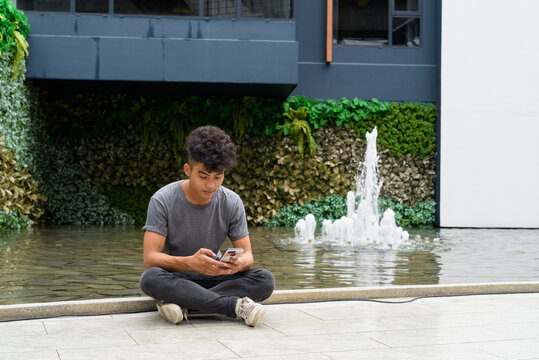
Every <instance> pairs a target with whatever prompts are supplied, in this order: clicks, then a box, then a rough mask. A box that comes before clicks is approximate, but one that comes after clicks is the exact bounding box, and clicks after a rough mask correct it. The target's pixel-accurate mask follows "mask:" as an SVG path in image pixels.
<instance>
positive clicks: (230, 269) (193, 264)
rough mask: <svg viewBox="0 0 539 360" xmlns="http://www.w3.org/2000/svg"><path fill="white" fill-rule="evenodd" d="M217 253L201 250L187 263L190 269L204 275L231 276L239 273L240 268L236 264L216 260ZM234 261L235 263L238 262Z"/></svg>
mask: <svg viewBox="0 0 539 360" xmlns="http://www.w3.org/2000/svg"><path fill="white" fill-rule="evenodd" d="M215 257H216V255H215V253H214V252H213V251H211V250H210V249H204V248H202V249H199V250H198V251H197V252H196V253H195V254H194V255H192V256H189V257H188V259H187V263H188V264H189V269H190V270H193V271H196V272H198V273H201V274H204V275H212V276H215V275H229V274H234V273H236V272H238V271H239V269H240V267H239V266H238V265H237V264H235V263H225V262H222V261H218V260H215ZM239 260H240V259H238V260H234V262H238V261H239Z"/></svg>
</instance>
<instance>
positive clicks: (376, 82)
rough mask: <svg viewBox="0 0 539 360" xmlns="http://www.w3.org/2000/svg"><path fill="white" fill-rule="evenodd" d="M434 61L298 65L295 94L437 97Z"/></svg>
mask: <svg viewBox="0 0 539 360" xmlns="http://www.w3.org/2000/svg"><path fill="white" fill-rule="evenodd" d="M435 77H436V66H434V65H401V66H395V65H394V64H388V65H382V64H378V65H377V64H332V65H329V66H328V65H326V64H319V63H301V64H300V65H299V82H298V86H297V87H296V88H295V89H294V91H293V92H292V95H304V96H307V97H311V98H320V99H338V98H341V97H347V98H355V97H357V98H360V99H367V100H368V99H371V98H373V97H374V98H377V99H379V100H391V101H427V102H431V101H435V100H436V83H435V82H433V81H431V80H430V79H432V78H435Z"/></svg>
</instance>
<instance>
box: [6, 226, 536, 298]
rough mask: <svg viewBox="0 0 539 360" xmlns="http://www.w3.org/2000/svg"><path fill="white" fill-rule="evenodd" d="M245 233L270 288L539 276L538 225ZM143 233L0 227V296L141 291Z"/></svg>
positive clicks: (113, 229)
mask: <svg viewBox="0 0 539 360" xmlns="http://www.w3.org/2000/svg"><path fill="white" fill-rule="evenodd" d="M250 231H251V238H252V244H253V252H254V255H255V260H256V263H255V266H257V267H265V268H267V269H269V270H271V271H272V272H273V273H274V274H275V277H276V286H277V289H309V288H328V287H346V286H384V285H415V284H454V283H479V282H506V281H539V230H496V229H487V230H485V229H430V230H421V231H413V230H412V231H410V232H411V234H412V238H413V237H414V235H416V234H419V235H421V237H422V240H421V241H419V242H417V244H415V246H410V247H409V248H407V249H401V250H377V249H374V248H372V247H361V248H350V247H348V246H344V245H332V244H323V243H322V244H298V243H296V242H295V241H294V239H293V230H291V229H283V228H261V227H256V228H251V229H250ZM142 237H143V233H142V231H141V230H140V228H138V227H76V226H62V227H34V228H32V229H27V230H23V231H21V232H7V231H3V232H0V275H1V279H2V280H1V281H0V304H14V303H30V302H47V301H61V300H80V299H96V298H107V297H123V296H140V295H143V294H142V292H141V291H140V289H139V286H138V279H139V276H140V274H141V273H142V271H144V267H143V265H142ZM228 244H229V243H228ZM228 244H226V245H228ZM226 245H225V246H226Z"/></svg>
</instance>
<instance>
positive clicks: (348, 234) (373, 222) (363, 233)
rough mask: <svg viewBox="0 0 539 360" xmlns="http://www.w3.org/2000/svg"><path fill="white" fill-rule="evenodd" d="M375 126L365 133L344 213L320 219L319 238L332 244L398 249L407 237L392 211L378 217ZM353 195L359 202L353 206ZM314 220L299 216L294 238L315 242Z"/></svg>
mask: <svg viewBox="0 0 539 360" xmlns="http://www.w3.org/2000/svg"><path fill="white" fill-rule="evenodd" d="M377 136H378V131H377V129H376V127H375V128H374V129H373V131H372V132H371V133H369V132H367V134H366V138H367V150H366V151H365V159H364V161H363V162H362V163H360V164H359V167H358V175H356V192H355V193H354V192H353V191H349V192H348V194H347V195H346V205H347V214H346V216H343V217H341V218H340V219H337V220H335V221H334V222H332V221H331V220H327V219H325V220H322V239H323V240H324V241H329V242H331V243H335V244H344V245H351V246H359V245H367V244H371V245H377V246H380V247H382V248H398V247H399V246H401V245H402V244H403V243H406V242H407V241H408V238H409V234H408V232H407V231H403V229H402V228H401V227H397V225H396V223H395V212H394V211H393V210H391V209H387V210H386V211H385V212H384V214H383V216H382V219H381V220H380V215H379V210H378V199H379V195H380V189H381V188H382V185H383V181H378V152H377V150H376V138H377ZM356 197H359V203H358V204H357V206H356ZM315 226H316V219H315V217H314V215H313V214H309V215H307V217H306V218H305V219H300V220H299V221H298V222H297V224H296V228H295V234H296V240H297V241H307V242H313V241H315V236H314V228H315Z"/></svg>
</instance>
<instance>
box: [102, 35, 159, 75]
mask: <svg viewBox="0 0 539 360" xmlns="http://www.w3.org/2000/svg"><path fill="white" fill-rule="evenodd" d="M99 70H100V71H99V74H98V77H97V78H96V79H98V80H133V79H137V80H138V81H156V80H163V44H162V39H129V38H100V40H99Z"/></svg>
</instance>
